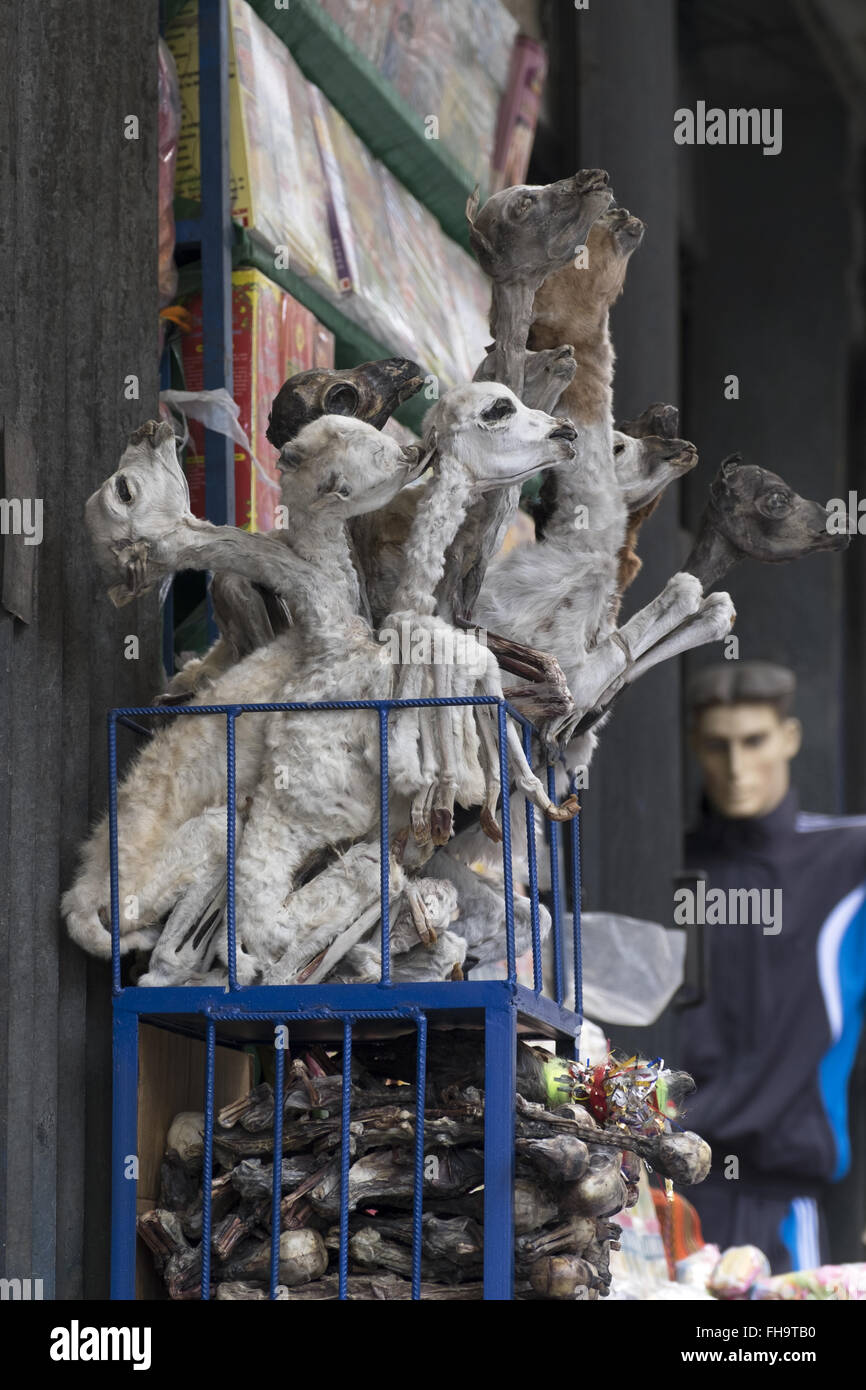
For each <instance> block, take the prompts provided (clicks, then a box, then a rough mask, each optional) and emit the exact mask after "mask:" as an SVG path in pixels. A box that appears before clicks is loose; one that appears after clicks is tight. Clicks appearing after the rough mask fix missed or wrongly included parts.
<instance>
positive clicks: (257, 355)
mask: <svg viewBox="0 0 866 1390" xmlns="http://www.w3.org/2000/svg"><path fill="white" fill-rule="evenodd" d="M187 308H188V310H189V312H190V314H191V316H192V320H193V328H192V331H191V332H190V333H188V334H186V335H185V337H184V339H183V369H184V376H185V378H186V389H187V390H188V391H200V390H202V387H203V366H202V347H203V338H202V322H201V295H196V296H195V298H194V299H192V300H191V301H190V303H189V304H188V306H187ZM232 340H233V353H234V398H235V400H236V401H237V403H238V407H239V410H240V416H239V418H240V423H241V426H242V427H243V429H244V430H245V432H246V435H247V438H248V439H249V441H250V443H251V444H252V446H253V450H254V451H255V455H256V458H257V459H258V461H259V463H260V464H261V465H262V467H263V469H264V471H265V473H266V474H267V476H268V477H269V478H270V480H271V485H270V486H269V485H268V483H267V482H266V481H265V480H264V479H263V478H262V477H261V475H260V474H259V472H258V470H257V469H256V468H255V467H254V465H253V463H252V461H251V459H250V456H249V454H248V453H247V452H246V450H245V449H240V448H236V449H235V524H236V525H238V526H243V527H247V528H248V529H249V530H251V531H270V530H272V529H273V525H274V507H275V505H276V504H277V503H278V502H279V474H278V472H277V470H276V466H275V465H276V460H277V451H276V450H275V449H274V447H273V445H271V444H269V443H268V440H267V439H266V437H265V432H266V430H267V428H268V415H269V413H270V409H271V403H272V401H273V399H274V397H275V396H276V394H277V392H278V391H279V389H280V387H281V386H282V384H283V382H284V381H285V380H286V378H287V377H290V376H294V374H295V373H296V372H303V371H307V370H309V368H311V367H333V365H334V336H333V334H332V333H330V332H329V331H328V329H327V328H324V327H323V326H322V324H320V323H319V321H318V319H316V318H315V317H314V315H313V314H311V313H310V311H309V309H305V308H304V306H303V305H302V304H299V303H298V301H297V300H296V299H293V298H292V296H291V295H290V294H286V292H285V290H282V289H280V287H279V285H276V284H275V283H274V282H273V281H272V280H269V279H268V278H267V276H265V275H262V274H261V272H260V271H258V270H252V269H240V270H236V271H235V272H234V274H233V275H232ZM186 475H187V480H188V482H189V490H190V504H191V506H192V510H193V511H194V512H195V514H196V516H204V515H205V461H204V428H203V427H202V426H201V425H200V424H198V423H197V422H196V421H194V420H191V421H190V445H189V448H188V450H187V457H186Z"/></svg>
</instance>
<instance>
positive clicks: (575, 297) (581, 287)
mask: <svg viewBox="0 0 866 1390" xmlns="http://www.w3.org/2000/svg"><path fill="white" fill-rule="evenodd" d="M644 230H645V228H644V224H643V222H641V221H640V219H639V218H637V217H632V215H631V213H630V212H629V211H628V210H627V209H626V208H610V209H608V211H607V212H603V213H602V214H601V216H600V217H598V218H596V220H595V221H594V223H593V225H592V227H591V228H590V229H589V231H588V233H587V237H586V243H585V245H586V253H585V258H581V259H580V260H575V261H574V263H570V264H566V265H565V266H564V267H562V268H561V269H559V270H556V271H555V272H554V273H553V274H552V275H550V276H549V277H548V278H547V279H546V280H545V282H544V284H543V285H541V286H540V287H539V289H538V290H537V292H536V295H535V300H534V303H533V306H532V332H531V333H530V336H529V341H530V343H531V345H532V346H533V347H536V348H543V347H551V346H553V343H554V341H556V342H562V336H563V335H564V334H566V333H568V334H570V335H571V336H570V337H569V341H570V342H573V343H574V344H575V346H576V347H579V345H580V343H581V340H582V338H583V337H584V335H589V337H590V342H591V344H592V346H593V347H594V346H595V330H596V329H597V327H598V324H599V321H600V320H604V316H605V315H606V314H607V311H608V310H609V309H610V307H611V305H612V304H613V303H614V302H615V301H616V300H617V299H618V298H619V296H620V294H621V293H622V290H623V286H624V284H625V276H626V271H627V270H628V265H629V261H630V259H631V257H632V255H633V254H634V252H635V251H636V250H637V249H638V247H639V246H640V244H641V242H642V241H643V237H644ZM611 365H612V364H611Z"/></svg>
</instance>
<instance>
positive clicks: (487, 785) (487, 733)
mask: <svg viewBox="0 0 866 1390" xmlns="http://www.w3.org/2000/svg"><path fill="white" fill-rule="evenodd" d="M475 727H476V728H477V730H478V740H479V745H480V748H479V751H480V754H481V766H482V768H483V771H484V804H483V806H482V807H481V829H482V830H483V831H484V834H485V835H486V836H487V837H488V839H490V840H494V841H495V842H497V843H498V842H499V841H501V839H502V829H501V827H500V825H499V822H498V821H497V819H496V809H497V807H498V805H499V798H500V796H501V794H502V774H501V773H500V770H499V747H498V744H497V739H496V729H495V727H494V714H493V710H492V709H491V708H490V706H485V705H481V706H479V707H478V708H477V709H476V710H475Z"/></svg>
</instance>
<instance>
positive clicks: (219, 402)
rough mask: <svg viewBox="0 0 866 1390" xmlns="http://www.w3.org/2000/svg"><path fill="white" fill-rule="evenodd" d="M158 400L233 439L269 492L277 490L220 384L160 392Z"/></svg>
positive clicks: (236, 405)
mask: <svg viewBox="0 0 866 1390" xmlns="http://www.w3.org/2000/svg"><path fill="white" fill-rule="evenodd" d="M159 400H160V404H161V405H167V406H168V407H169V408H170V409H171V410H176V411H177V412H178V414H180V415H183V416H184V417H189V418H191V419H193V420H200V421H201V423H202V424H203V425H204V427H205V429H207V430H214V431H215V432H216V433H217V434H224V435H226V436H227V437H228V438H229V439H233V440H234V441H235V443H236V444H239V445H240V446H241V448H242V449H245V450H246V452H247V453H248V454H249V456H250V458H251V459H252V461H253V465H254V467H255V469H256V471H257V473H258V474H259V477H260V478H261V479H262V482H264V483H265V484H266V485H267V486H268V487H269V488H271V489H273V491H275V492H279V486H278V484H277V483H275V482H274V480H273V478H272V477H271V476H270V474H269V473H268V472H267V470H266V469H265V468H264V467H263V466H262V464H261V463H260V462H259V460H258V459H257V458H256V456H255V454H254V453H253V449H252V445H251V444H250V441H249V439H248V438H247V435H246V431H245V430H244V428H243V426H242V425H241V423H240V420H239V418H238V417H239V415H240V407H239V405H238V403H237V401H235V400H233V399H232V397H231V396H230V395H229V393H228V391H227V390H226V388H225V387H224V386H220V387H218V388H217V389H216V390H214V391H160V393H159Z"/></svg>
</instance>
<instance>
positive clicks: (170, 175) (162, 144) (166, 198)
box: [158, 39, 181, 308]
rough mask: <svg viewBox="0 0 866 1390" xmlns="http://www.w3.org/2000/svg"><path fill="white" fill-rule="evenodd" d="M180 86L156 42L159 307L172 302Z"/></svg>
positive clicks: (167, 56)
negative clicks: (157, 78)
mask: <svg viewBox="0 0 866 1390" xmlns="http://www.w3.org/2000/svg"><path fill="white" fill-rule="evenodd" d="M180 124H181V104H180V82H179V80H178V75H177V67H176V65H175V61H174V58H173V56H172V52H171V49H170V48H169V46H168V44H167V43H166V42H165V40H164V39H160V41H159V261H158V264H159V272H158V275H159V306H160V308H163V307H164V306H165V305H166V304H170V303H171V301H172V300H173V299H174V296H175V292H176V290H177V267H176V266H175V263H174V171H175V165H176V163H177V142H178V138H179V136H180Z"/></svg>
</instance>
